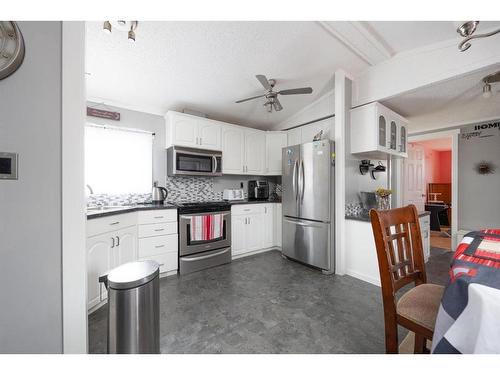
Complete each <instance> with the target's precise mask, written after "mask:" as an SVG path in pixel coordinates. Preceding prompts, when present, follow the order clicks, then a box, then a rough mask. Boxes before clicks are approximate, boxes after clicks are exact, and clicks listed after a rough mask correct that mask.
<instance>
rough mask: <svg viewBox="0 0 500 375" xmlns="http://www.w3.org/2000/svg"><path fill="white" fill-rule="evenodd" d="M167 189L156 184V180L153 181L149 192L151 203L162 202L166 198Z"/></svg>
mask: <svg viewBox="0 0 500 375" xmlns="http://www.w3.org/2000/svg"><path fill="white" fill-rule="evenodd" d="M167 196H168V191H167V189H165V188H164V187H161V186H158V181H155V182H154V183H153V191H152V192H151V199H152V201H153V204H163V202H164V201H165V199H167Z"/></svg>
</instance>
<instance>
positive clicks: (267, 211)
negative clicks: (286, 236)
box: [231, 203, 281, 258]
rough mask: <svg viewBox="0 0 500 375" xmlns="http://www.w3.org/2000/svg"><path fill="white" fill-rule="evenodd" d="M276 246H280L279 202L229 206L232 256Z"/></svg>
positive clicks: (248, 253)
mask: <svg viewBox="0 0 500 375" xmlns="http://www.w3.org/2000/svg"><path fill="white" fill-rule="evenodd" d="M278 206H279V208H278ZM278 211H279V222H278V220H277V215H278ZM278 226H279V231H277V228H278ZM278 236H279V239H278ZM277 246H281V204H276V203H256V204H248V205H245V204H242V205H233V206H232V207H231V248H232V254H233V257H236V258H238V257H241V256H245V255H250V254H253V253H256V252H260V251H263V250H268V249H272V248H274V247H277Z"/></svg>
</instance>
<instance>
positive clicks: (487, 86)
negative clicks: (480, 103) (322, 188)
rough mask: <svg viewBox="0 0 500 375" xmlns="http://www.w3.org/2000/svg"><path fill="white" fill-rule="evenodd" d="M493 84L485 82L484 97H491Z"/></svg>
mask: <svg viewBox="0 0 500 375" xmlns="http://www.w3.org/2000/svg"><path fill="white" fill-rule="evenodd" d="M491 95H492V93H491V85H490V84H489V83H485V84H484V86H483V98H485V99H489V98H491Z"/></svg>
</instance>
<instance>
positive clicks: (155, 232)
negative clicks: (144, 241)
mask: <svg viewBox="0 0 500 375" xmlns="http://www.w3.org/2000/svg"><path fill="white" fill-rule="evenodd" d="M176 233H177V222H175V223H160V224H141V225H139V238H144V237H153V236H164V235H166V234H176Z"/></svg>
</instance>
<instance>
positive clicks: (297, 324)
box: [89, 249, 452, 353]
mask: <svg viewBox="0 0 500 375" xmlns="http://www.w3.org/2000/svg"><path fill="white" fill-rule="evenodd" d="M451 254H452V253H451V252H445V251H443V250H441V249H439V250H437V249H432V250H431V258H430V260H429V262H428V264H427V274H428V279H429V282H434V283H438V284H444V283H446V281H447V277H448V274H447V269H448V265H449V263H450V260H451ZM160 311H161V317H160V319H161V321H160V326H161V327H160V345H161V352H162V353H383V352H384V325H383V310H382V301H381V293H380V289H379V288H378V287H376V286H374V285H371V284H369V283H366V282H363V281H361V280H358V279H355V278H353V277H350V276H326V275H323V274H321V273H320V272H318V271H316V270H312V269H310V268H308V267H305V266H303V265H301V264H298V263H295V262H292V261H288V260H285V259H283V258H282V257H281V254H280V252H278V251H270V252H267V253H263V254H258V255H255V256H251V257H247V258H242V259H239V260H236V261H233V262H232V263H231V264H228V265H224V266H220V267H217V268H212V269H208V270H204V271H201V272H198V273H194V274H190V275H186V276H182V277H177V276H171V277H167V278H163V279H161V282H160ZM405 334H406V333H405V332H404V331H403V330H402V331H401V333H400V340H402V339H403V338H404V335H405ZM105 351H106V307H105V306H104V307H103V308H101V309H99V310H97V311H96V312H94V313H93V314H91V315H90V316H89V352H90V353H105Z"/></svg>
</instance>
